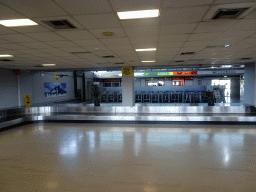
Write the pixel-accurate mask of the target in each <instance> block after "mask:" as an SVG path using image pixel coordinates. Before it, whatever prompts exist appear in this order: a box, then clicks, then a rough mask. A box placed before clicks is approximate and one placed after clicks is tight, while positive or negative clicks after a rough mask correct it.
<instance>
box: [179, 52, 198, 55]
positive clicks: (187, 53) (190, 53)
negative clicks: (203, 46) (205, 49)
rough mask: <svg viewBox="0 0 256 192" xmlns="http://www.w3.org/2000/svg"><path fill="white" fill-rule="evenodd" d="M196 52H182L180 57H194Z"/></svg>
mask: <svg viewBox="0 0 256 192" xmlns="http://www.w3.org/2000/svg"><path fill="white" fill-rule="evenodd" d="M193 54H195V52H182V53H181V54H180V55H193Z"/></svg>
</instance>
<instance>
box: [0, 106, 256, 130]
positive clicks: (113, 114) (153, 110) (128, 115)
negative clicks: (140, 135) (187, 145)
mask: <svg viewBox="0 0 256 192" xmlns="http://www.w3.org/2000/svg"><path fill="white" fill-rule="evenodd" d="M42 121H52V122H54V121H55V122H85V123H86V122H97V123H100V122H111V123H214V124H215V123H221V124H226V123H229V124H230V123H232V124H241V123H242V124H243V123H248V124H256V108H255V107H254V106H144V105H137V106H133V107H126V106H100V107H94V106H90V105H89V106H88V105H86V106H84V105H81V104H66V105H65V104H62V105H56V106H39V107H30V108H25V107H24V108H16V109H7V110H1V111H0V128H4V127H8V126H12V125H15V124H19V123H32V122H42Z"/></svg>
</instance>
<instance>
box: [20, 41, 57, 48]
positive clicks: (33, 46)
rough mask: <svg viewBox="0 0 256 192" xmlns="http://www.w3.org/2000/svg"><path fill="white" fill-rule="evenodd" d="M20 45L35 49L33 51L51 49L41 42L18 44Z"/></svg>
mask: <svg viewBox="0 0 256 192" xmlns="http://www.w3.org/2000/svg"><path fill="white" fill-rule="evenodd" d="M20 44H21V45H24V46H26V47H30V48H35V49H51V48H53V47H51V46H49V45H47V44H45V43H42V42H37V43H20Z"/></svg>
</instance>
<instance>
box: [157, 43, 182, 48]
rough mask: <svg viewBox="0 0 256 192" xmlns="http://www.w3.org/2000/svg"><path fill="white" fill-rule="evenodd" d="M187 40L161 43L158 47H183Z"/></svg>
mask: <svg viewBox="0 0 256 192" xmlns="http://www.w3.org/2000/svg"><path fill="white" fill-rule="evenodd" d="M184 43H185V42H175V43H159V45H158V48H162V49H165V48H181V47H182V46H183V45H184Z"/></svg>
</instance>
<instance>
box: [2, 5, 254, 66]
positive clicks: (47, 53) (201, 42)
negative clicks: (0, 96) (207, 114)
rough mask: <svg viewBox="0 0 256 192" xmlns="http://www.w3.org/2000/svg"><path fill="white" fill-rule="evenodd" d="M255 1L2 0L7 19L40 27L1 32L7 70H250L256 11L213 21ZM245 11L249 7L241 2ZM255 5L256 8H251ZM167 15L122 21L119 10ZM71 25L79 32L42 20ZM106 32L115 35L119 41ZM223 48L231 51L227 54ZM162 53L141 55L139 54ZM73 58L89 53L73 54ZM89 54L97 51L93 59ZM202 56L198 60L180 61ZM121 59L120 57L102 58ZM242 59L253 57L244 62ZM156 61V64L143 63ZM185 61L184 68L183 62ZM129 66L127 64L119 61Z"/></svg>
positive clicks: (3, 30)
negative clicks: (217, 13) (220, 10)
mask: <svg viewBox="0 0 256 192" xmlns="http://www.w3.org/2000/svg"><path fill="white" fill-rule="evenodd" d="M240 3H246V4H248V5H249V3H255V1H252V0H203V1H202V0H179V1H177V0H176V1H174V0H140V1H137V0H133V1H131V0H99V1H98V0H38V1H31V0H19V1H17V0H1V1H0V20H5V19H22V18H29V19H31V20H33V21H35V22H37V23H38V24H39V25H38V26H30V27H13V28H7V27H4V26H0V53H1V54H12V55H13V56H14V57H13V58H11V60H12V61H9V62H8V61H1V62H0V67H3V68H15V69H16V68H18V69H38V68H37V67H35V66H38V65H41V64H43V63H55V64H56V67H53V69H103V68H118V67H122V66H134V67H138V68H139V67H146V68H147V67H148V68H150V67H158V68H164V67H167V66H198V65H199V64H203V65H205V66H206V65H211V66H214V65H218V64H243V63H246V62H253V61H255V52H256V12H255V10H252V11H250V12H249V13H248V14H246V15H245V16H243V17H242V18H239V19H234V20H228V19H226V20H211V19H209V16H211V14H212V13H213V10H215V9H216V7H217V6H222V5H226V4H227V5H229V6H233V4H238V5H239V4H240ZM240 5H242V4H240ZM250 5H251V4H250ZM148 9H160V17H158V18H148V19H134V20H120V19H119V18H118V16H117V12H119V11H136V10H148ZM58 19H67V20H68V21H69V22H71V23H72V24H73V25H75V26H76V27H77V28H76V29H66V30H55V29H53V28H51V27H49V26H48V25H46V24H44V23H43V22H42V21H45V20H58ZM103 32H114V33H115V35H114V36H111V37H107V36H103V35H102V33H103ZM223 45H230V46H229V47H227V48H225V47H223ZM151 47H155V48H157V51H155V52H136V51H135V49H139V48H151ZM72 52H87V53H82V54H72ZM88 52H89V53H88ZM182 52H195V54H193V55H180V54H181V53H182ZM106 55H114V56H115V58H103V57H102V56H106ZM241 58H251V59H247V60H241ZM142 60H155V61H156V62H155V63H141V61H142ZM177 61H184V62H177ZM120 62H123V63H124V64H123V65H117V64H115V63H120Z"/></svg>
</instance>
